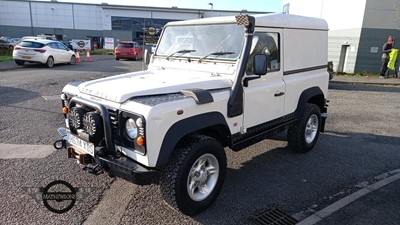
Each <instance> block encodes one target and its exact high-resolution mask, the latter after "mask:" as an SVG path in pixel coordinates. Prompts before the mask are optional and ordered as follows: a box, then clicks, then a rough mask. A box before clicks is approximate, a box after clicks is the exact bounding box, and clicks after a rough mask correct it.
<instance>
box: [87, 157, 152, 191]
mask: <svg viewBox="0 0 400 225" xmlns="http://www.w3.org/2000/svg"><path fill="white" fill-rule="evenodd" d="M95 160H96V162H97V164H98V165H100V166H101V167H102V168H103V169H104V170H106V171H107V172H108V173H109V174H110V175H113V176H116V177H120V178H122V179H124V180H127V181H130V182H132V183H135V184H138V185H147V184H154V183H158V175H159V174H158V171H155V170H149V169H148V168H145V167H144V166H141V165H140V164H138V163H136V162H135V161H133V160H131V159H129V158H127V157H125V156H122V157H119V158H112V157H109V156H99V157H95Z"/></svg>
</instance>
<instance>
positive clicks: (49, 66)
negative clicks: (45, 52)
mask: <svg viewBox="0 0 400 225" xmlns="http://www.w3.org/2000/svg"><path fill="white" fill-rule="evenodd" d="M46 66H47V67H48V68H51V67H53V66H54V59H53V57H51V56H50V57H49V58H48V59H47V61H46Z"/></svg>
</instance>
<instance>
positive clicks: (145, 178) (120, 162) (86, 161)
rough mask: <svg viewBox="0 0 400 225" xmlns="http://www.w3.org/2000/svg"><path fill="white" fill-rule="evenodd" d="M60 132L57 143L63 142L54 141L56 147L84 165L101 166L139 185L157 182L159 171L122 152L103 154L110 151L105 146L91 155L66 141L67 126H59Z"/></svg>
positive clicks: (98, 148)
mask: <svg viewBox="0 0 400 225" xmlns="http://www.w3.org/2000/svg"><path fill="white" fill-rule="evenodd" d="M58 132H59V133H60V135H61V136H62V137H63V139H62V140H60V141H57V142H56V143H62V144H58V145H57V144H56V143H54V147H55V148H56V149H62V148H65V149H67V152H68V158H74V159H76V160H77V161H78V162H79V163H80V164H82V165H88V166H100V168H101V170H104V171H106V172H107V173H109V174H110V175H112V176H116V177H120V178H122V179H124V180H127V181H130V182H132V183H135V184H138V185H148V184H155V183H157V182H158V177H159V171H157V170H153V169H151V168H147V167H145V166H142V165H141V164H139V163H137V162H136V161H134V160H132V159H130V158H128V157H126V156H124V155H122V154H116V155H112V154H110V155H108V154H103V153H104V152H110V151H109V150H107V149H105V148H104V147H96V148H95V154H94V156H91V155H89V154H87V153H86V152H85V151H83V150H80V149H79V148H77V147H75V146H73V145H71V144H69V143H68V142H67V141H66V138H65V137H66V135H67V130H66V128H59V129H58ZM56 146H57V147H56Z"/></svg>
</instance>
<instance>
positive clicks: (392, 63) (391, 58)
mask: <svg viewBox="0 0 400 225" xmlns="http://www.w3.org/2000/svg"><path fill="white" fill-rule="evenodd" d="M398 54H399V50H398V49H395V48H392V51H391V52H390V53H389V62H388V65H387V67H388V68H389V69H390V70H394V67H395V63H396V60H397V55H398Z"/></svg>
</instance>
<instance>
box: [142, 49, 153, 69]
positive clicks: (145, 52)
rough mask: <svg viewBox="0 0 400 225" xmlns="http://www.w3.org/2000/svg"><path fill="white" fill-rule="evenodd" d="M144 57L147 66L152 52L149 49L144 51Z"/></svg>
mask: <svg viewBox="0 0 400 225" xmlns="http://www.w3.org/2000/svg"><path fill="white" fill-rule="evenodd" d="M143 57H144V59H143V61H144V63H145V64H146V66H147V65H149V63H150V57H151V55H150V52H149V50H148V49H145V50H144V56H143Z"/></svg>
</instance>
